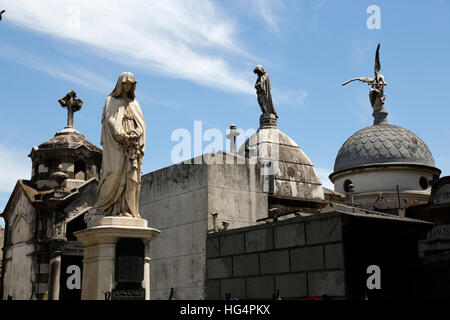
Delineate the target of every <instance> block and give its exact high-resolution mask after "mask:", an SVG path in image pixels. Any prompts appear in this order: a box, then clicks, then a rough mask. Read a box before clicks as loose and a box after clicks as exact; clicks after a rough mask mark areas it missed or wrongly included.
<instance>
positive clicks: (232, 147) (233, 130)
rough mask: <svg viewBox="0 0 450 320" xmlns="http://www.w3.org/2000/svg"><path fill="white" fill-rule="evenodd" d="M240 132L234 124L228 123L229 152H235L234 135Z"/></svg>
mask: <svg viewBox="0 0 450 320" xmlns="http://www.w3.org/2000/svg"><path fill="white" fill-rule="evenodd" d="M240 134H241V133H240V132H239V130H237V129H236V125H235V124H231V125H230V132H229V133H227V139H230V152H231V153H233V154H236V137H237V136H238V135H240Z"/></svg>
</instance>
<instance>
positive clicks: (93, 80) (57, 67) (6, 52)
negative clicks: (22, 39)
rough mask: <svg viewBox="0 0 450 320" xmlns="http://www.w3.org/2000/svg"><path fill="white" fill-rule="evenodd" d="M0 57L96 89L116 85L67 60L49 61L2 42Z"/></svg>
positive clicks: (98, 90) (101, 91) (101, 89)
mask: <svg viewBox="0 0 450 320" xmlns="http://www.w3.org/2000/svg"><path fill="white" fill-rule="evenodd" d="M0 44H1V50H0V57H3V58H6V59H8V60H11V61H14V62H16V63H19V64H21V65H23V66H26V67H28V68H32V69H35V70H38V71H41V72H45V73H47V74H48V75H50V76H52V77H54V78H58V79H62V80H67V81H70V82H72V83H75V84H78V85H82V86H84V87H87V88H90V89H92V90H94V91H97V92H100V93H104V92H105V90H108V89H110V88H113V87H114V80H112V82H111V81H108V80H107V79H106V78H103V77H101V76H99V75H97V74H95V73H93V72H91V71H89V70H87V69H85V68H82V67H80V66H76V65H72V64H70V63H67V62H57V61H49V60H48V59H45V58H41V57H38V56H36V55H34V54H31V53H29V52H26V51H24V50H21V49H18V48H14V47H12V46H9V45H7V44H5V43H1V42H0Z"/></svg>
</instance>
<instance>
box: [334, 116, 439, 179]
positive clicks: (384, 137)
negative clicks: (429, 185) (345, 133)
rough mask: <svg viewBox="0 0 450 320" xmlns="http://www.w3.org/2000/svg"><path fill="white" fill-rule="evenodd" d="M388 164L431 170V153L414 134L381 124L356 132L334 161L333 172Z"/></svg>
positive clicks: (432, 164) (403, 129)
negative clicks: (423, 166)
mask: <svg viewBox="0 0 450 320" xmlns="http://www.w3.org/2000/svg"><path fill="white" fill-rule="evenodd" d="M388 162H401V163H411V164H421V165H426V166H430V167H434V159H433V156H432V155H431V152H430V150H429V149H428V147H427V145H426V144H425V143H424V142H423V141H422V140H421V139H420V138H419V137H417V136H416V135H415V134H414V133H413V132H411V131H409V130H407V129H405V128H402V127H399V126H395V125H391V124H387V123H380V124H377V125H373V126H370V127H367V128H364V129H362V130H359V131H358V132H356V133H355V134H353V135H352V136H351V137H350V138H348V139H347V141H345V143H344V144H343V145H342V147H341V149H340V150H339V153H338V155H337V157H336V161H335V163H334V171H335V172H336V171H340V170H344V169H348V168H351V167H357V166H361V165H369V164H377V163H388Z"/></svg>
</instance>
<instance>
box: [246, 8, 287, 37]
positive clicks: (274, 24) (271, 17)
mask: <svg viewBox="0 0 450 320" xmlns="http://www.w3.org/2000/svg"><path fill="white" fill-rule="evenodd" d="M252 3H253V7H254V9H255V10H256V12H257V13H258V14H259V15H260V16H261V17H262V18H263V20H264V22H265V23H266V24H267V25H268V26H269V28H270V29H271V30H272V31H275V32H278V31H280V28H279V26H278V24H279V22H280V20H281V17H280V16H279V14H278V13H277V11H278V10H279V9H280V8H282V7H283V1H282V0H253V1H252Z"/></svg>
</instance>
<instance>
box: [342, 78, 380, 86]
mask: <svg viewBox="0 0 450 320" xmlns="http://www.w3.org/2000/svg"><path fill="white" fill-rule="evenodd" d="M355 80H358V81H361V82H365V83H368V84H373V83H374V81H375V80H374V79H372V78H366V77H360V78H354V79H351V80H348V81H345V82H344V83H343V84H342V85H343V86H345V85H346V84H347V83H350V82H352V81H355Z"/></svg>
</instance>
